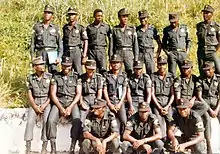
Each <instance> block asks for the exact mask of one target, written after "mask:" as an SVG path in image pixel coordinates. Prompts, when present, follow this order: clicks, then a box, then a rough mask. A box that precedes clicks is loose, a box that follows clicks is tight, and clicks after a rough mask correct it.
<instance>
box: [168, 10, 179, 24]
mask: <svg viewBox="0 0 220 154" xmlns="http://www.w3.org/2000/svg"><path fill="white" fill-rule="evenodd" d="M178 19H179V17H178V14H177V13H176V12H173V13H169V21H170V22H176V21H177V20H178Z"/></svg>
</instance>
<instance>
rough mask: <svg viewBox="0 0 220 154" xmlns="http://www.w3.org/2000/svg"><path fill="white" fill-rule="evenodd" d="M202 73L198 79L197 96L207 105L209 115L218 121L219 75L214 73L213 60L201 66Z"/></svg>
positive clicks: (219, 115) (219, 116) (219, 107)
mask: <svg viewBox="0 0 220 154" xmlns="http://www.w3.org/2000/svg"><path fill="white" fill-rule="evenodd" d="M203 71H204V75H205V76H203V77H201V78H200V80H199V87H198V91H200V95H199V98H200V99H201V100H202V101H204V102H206V103H207V104H208V106H209V110H208V112H209V115H210V116H211V117H213V118H215V117H217V118H218V120H219V122H220V113H219V110H220V75H218V74H215V73H214V72H215V64H214V62H211V61H207V62H205V63H204V66H203Z"/></svg>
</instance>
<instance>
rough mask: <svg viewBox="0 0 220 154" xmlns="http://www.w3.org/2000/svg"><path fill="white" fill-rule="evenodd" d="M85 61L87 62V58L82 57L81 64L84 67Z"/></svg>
mask: <svg viewBox="0 0 220 154" xmlns="http://www.w3.org/2000/svg"><path fill="white" fill-rule="evenodd" d="M86 61H87V57H83V58H82V64H83V65H85V63H86Z"/></svg>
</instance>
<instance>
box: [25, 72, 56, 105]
mask: <svg viewBox="0 0 220 154" xmlns="http://www.w3.org/2000/svg"><path fill="white" fill-rule="evenodd" d="M51 79H52V74H50V73H44V74H43V77H42V78H38V76H37V75H36V74H35V73H34V74H31V75H30V76H29V77H28V78H27V89H28V90H31V92H32V96H33V98H34V100H35V103H36V104H37V105H40V104H43V103H45V101H46V100H47V98H48V97H49V89H50V82H51Z"/></svg>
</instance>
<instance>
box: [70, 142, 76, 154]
mask: <svg viewBox="0 0 220 154" xmlns="http://www.w3.org/2000/svg"><path fill="white" fill-rule="evenodd" d="M75 146H76V141H73V140H72V142H71V145H70V150H69V154H74V151H75Z"/></svg>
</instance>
